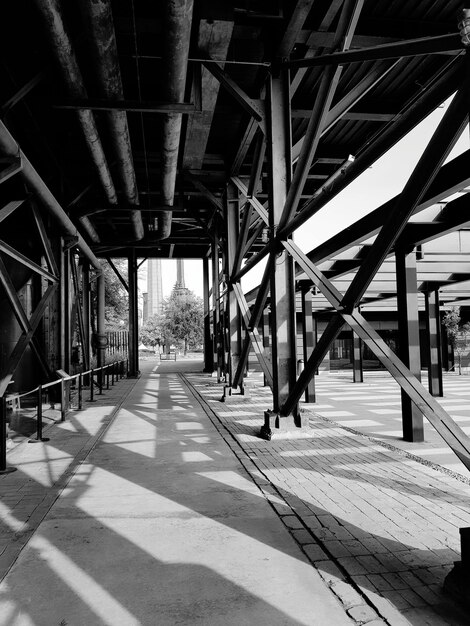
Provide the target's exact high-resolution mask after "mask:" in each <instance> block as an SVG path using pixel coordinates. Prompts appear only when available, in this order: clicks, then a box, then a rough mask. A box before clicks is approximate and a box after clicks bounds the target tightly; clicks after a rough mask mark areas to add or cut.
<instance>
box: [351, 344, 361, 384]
mask: <svg viewBox="0 0 470 626" xmlns="http://www.w3.org/2000/svg"><path fill="white" fill-rule="evenodd" d="M352 336H353V339H352V341H353V382H355V383H363V382H364V372H363V369H362V340H361V338H360V337H358V336H357V335H356V333H354V332H353V334H352Z"/></svg>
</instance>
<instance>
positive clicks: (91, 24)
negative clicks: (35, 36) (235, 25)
mask: <svg viewBox="0 0 470 626" xmlns="http://www.w3.org/2000/svg"><path fill="white" fill-rule="evenodd" d="M80 6H81V10H82V15H83V17H84V20H85V21H86V31H87V33H89V39H90V50H91V53H92V57H93V60H94V64H93V67H94V68H95V74H96V76H97V78H98V81H99V88H100V90H101V95H102V96H103V97H104V98H105V99H106V100H111V101H116V100H118V101H119V100H124V93H123V88H122V80H121V71H120V68H119V61H118V52H117V45H116V35H115V31H114V23H113V15H112V10H111V4H110V0H100V1H99V2H97V1H96V0H93V1H92V0H82V2H81V3H80ZM107 117H108V122H109V127H110V130H111V140H112V142H113V147H114V151H115V153H116V156H117V168H118V171H119V177H120V179H121V182H122V185H123V190H124V195H125V198H126V201H127V203H128V204H129V205H131V206H134V205H138V204H139V193H138V190H137V181H136V176H135V170H134V161H133V158H132V148H131V140H130V136H129V127H128V123H127V114H126V113H125V111H109V112H108V113H107ZM130 217H131V222H132V227H133V230H134V235H135V237H136V239H142V237H143V236H144V225H143V222H142V216H141V214H140V212H139V211H138V210H135V211H130Z"/></svg>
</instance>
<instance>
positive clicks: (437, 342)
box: [424, 289, 444, 398]
mask: <svg viewBox="0 0 470 626" xmlns="http://www.w3.org/2000/svg"><path fill="white" fill-rule="evenodd" d="M424 301H425V306H426V332H427V335H428V387H429V393H430V394H431V395H432V396H439V397H441V398H442V396H443V395H444V390H443V386H442V357H441V321H440V315H439V291H438V290H437V289H436V290H435V291H432V292H431V293H428V292H426V293H425V294H424Z"/></svg>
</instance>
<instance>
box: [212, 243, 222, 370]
mask: <svg viewBox="0 0 470 626" xmlns="http://www.w3.org/2000/svg"><path fill="white" fill-rule="evenodd" d="M219 271H220V268H219V245H218V237H217V236H215V238H214V242H213V243H212V307H213V315H214V320H213V328H214V365H215V367H216V371H217V380H218V381H220V380H222V369H221V356H220V354H221V350H222V348H221V345H220V339H221V338H220V303H219V298H220V284H219Z"/></svg>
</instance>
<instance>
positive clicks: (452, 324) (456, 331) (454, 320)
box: [442, 306, 470, 375]
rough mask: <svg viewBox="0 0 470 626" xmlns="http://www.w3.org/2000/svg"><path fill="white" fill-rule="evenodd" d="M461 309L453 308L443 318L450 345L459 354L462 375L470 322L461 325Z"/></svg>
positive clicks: (469, 333)
mask: <svg viewBox="0 0 470 626" xmlns="http://www.w3.org/2000/svg"><path fill="white" fill-rule="evenodd" d="M461 322H462V319H461V317H460V307H457V306H454V307H452V308H451V309H450V310H449V311H447V313H446V314H445V315H444V317H443V318H442V323H443V324H444V326H445V328H446V331H447V337H448V339H449V343H450V345H451V346H452V348H453V349H454V350H455V352H457V356H458V359H459V374H460V375H461V374H462V353H463V352H468V343H469V341H468V339H469V335H470V322H466V323H465V324H461Z"/></svg>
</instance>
